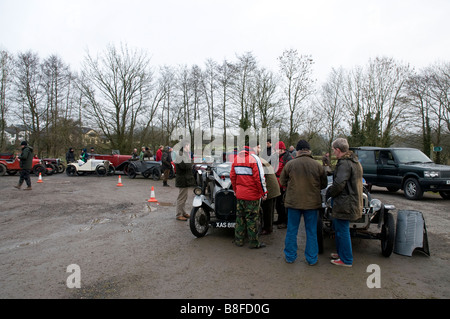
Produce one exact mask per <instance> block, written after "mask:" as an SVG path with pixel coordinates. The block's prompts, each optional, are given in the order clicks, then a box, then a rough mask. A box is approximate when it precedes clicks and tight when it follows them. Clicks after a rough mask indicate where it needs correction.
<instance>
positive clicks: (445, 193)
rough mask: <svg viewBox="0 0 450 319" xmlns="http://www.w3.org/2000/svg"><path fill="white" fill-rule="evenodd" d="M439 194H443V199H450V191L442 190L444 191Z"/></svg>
mask: <svg viewBox="0 0 450 319" xmlns="http://www.w3.org/2000/svg"><path fill="white" fill-rule="evenodd" d="M439 195H441V197H442V198H443V199H450V191H442V192H439Z"/></svg>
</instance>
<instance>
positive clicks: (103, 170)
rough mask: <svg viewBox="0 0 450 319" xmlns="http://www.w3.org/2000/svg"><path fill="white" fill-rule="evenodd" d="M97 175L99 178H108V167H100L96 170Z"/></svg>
mask: <svg viewBox="0 0 450 319" xmlns="http://www.w3.org/2000/svg"><path fill="white" fill-rule="evenodd" d="M95 173H96V174H97V176H100V177H104V176H106V174H107V173H108V171H107V170H106V167H105V166H104V165H98V166H97V167H96V168H95Z"/></svg>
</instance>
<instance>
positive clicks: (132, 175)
mask: <svg viewBox="0 0 450 319" xmlns="http://www.w3.org/2000/svg"><path fill="white" fill-rule="evenodd" d="M127 171H128V177H129V178H135V177H136V169H135V168H134V167H133V166H128V170H127Z"/></svg>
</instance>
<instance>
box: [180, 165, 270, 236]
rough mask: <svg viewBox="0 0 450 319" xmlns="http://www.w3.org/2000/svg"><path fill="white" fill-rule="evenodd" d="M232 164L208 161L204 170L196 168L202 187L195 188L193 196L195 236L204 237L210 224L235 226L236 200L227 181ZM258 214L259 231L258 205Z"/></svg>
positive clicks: (192, 223)
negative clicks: (209, 162)
mask: <svg viewBox="0 0 450 319" xmlns="http://www.w3.org/2000/svg"><path fill="white" fill-rule="evenodd" d="M231 165H232V163H231V162H225V163H212V164H208V165H207V167H206V168H205V169H204V168H203V167H197V168H198V171H197V173H198V175H197V176H200V178H201V184H200V185H201V186H197V187H195V188H194V194H195V197H194V201H193V204H192V206H193V207H192V210H191V214H190V215H191V216H190V218H189V226H190V229H191V232H192V234H194V236H196V237H203V236H205V235H206V233H207V232H208V230H209V228H210V227H213V228H234V227H235V225H236V206H237V199H236V196H235V193H234V191H233V188H232V185H231V180H230V171H231ZM259 217H260V218H259V223H258V229H259V231H261V226H262V221H261V218H262V211H261V208H260V214H259Z"/></svg>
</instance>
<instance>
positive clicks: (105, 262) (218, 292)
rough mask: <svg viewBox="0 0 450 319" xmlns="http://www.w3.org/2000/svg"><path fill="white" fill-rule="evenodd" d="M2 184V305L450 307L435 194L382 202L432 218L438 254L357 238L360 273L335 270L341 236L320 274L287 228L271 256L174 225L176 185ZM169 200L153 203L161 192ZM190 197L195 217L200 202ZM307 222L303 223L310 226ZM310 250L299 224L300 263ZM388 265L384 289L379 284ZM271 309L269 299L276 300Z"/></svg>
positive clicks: (448, 248)
mask: <svg viewBox="0 0 450 319" xmlns="http://www.w3.org/2000/svg"><path fill="white" fill-rule="evenodd" d="M17 178H18V177H17V176H2V178H0V194H1V195H0V228H1V238H2V240H1V241H0V282H1V285H0V298H3V299H5V298H39V299H41V298H63V299H64V298H75V299H86V298H87V299H97V298H109V299H116V298H154V299H171V298H174V299H180V298H181V299H197V298H200V299H210V298H219V299H222V298H231V299H266V298H267V299H303V298H327V299H329V298H332V299H334V298H337V299H346V300H347V299H359V298H364V299H386V298H387V299H391V298H395V299H396V298H400V299H410V298H411V299H413V298H414V299H416V298H419V299H447V298H450V279H449V276H448V262H449V259H450V235H449V231H448V229H450V215H449V214H448V201H447V200H444V199H442V198H441V197H440V196H439V195H437V194H434V193H430V192H426V193H424V196H423V199H422V200H421V201H410V200H407V199H406V198H405V197H404V196H403V194H402V191H401V190H400V191H398V192H396V193H391V192H388V191H386V189H385V188H380V187H377V186H373V187H372V194H373V196H375V197H376V198H379V199H380V200H381V201H382V202H383V203H389V204H392V205H394V206H395V207H396V209H397V210H395V211H393V214H394V219H395V220H396V213H397V211H398V210H402V209H414V210H418V211H421V212H423V214H424V217H425V221H426V226H427V230H428V240H429V245H430V256H426V255H424V254H422V253H420V252H415V253H414V254H413V255H412V256H411V257H407V256H402V255H397V254H395V253H393V254H392V255H391V256H390V258H385V257H384V256H383V255H382V254H381V253H380V243H379V242H378V241H372V240H365V239H358V238H354V239H353V254H354V264H353V267H352V268H340V267H335V266H333V265H331V264H330V262H329V258H328V256H329V254H330V253H331V252H333V251H334V249H335V244H334V241H333V239H332V238H324V253H323V254H321V255H319V262H318V264H317V265H316V266H314V267H311V266H308V265H307V264H306V263H305V262H303V261H302V258H298V260H297V261H296V262H295V263H293V264H287V263H286V262H285V261H284V258H283V248H284V236H285V233H286V232H285V230H280V229H275V230H274V232H273V233H272V234H271V235H267V236H264V237H263V239H262V240H263V241H264V242H265V243H266V244H267V247H266V248H264V249H261V250H251V249H247V248H246V247H236V246H235V245H234V244H233V243H232V240H233V230H232V229H215V230H214V231H213V232H208V234H207V235H206V236H204V237H202V238H197V237H196V236H194V235H193V234H192V232H191V230H190V227H189V222H181V221H177V220H176V219H175V215H176V214H175V208H176V207H175V205H176V204H175V202H176V198H177V194H178V189H177V188H176V187H175V180H169V185H170V186H171V187H163V186H162V183H161V182H159V181H153V180H152V179H144V178H140V179H128V178H127V179H123V178H122V182H123V186H122V187H117V186H116V185H117V179H118V175H114V176H105V177H103V178H97V177H95V175H87V176H84V177H82V178H72V177H68V176H67V175H66V174H57V175H53V176H44V177H43V183H39V184H37V183H36V181H37V178H36V177H32V183H33V184H34V185H33V190H32V191H31V192H26V195H25V193H24V192H23V191H19V190H17V189H15V188H13V187H12V186H13V185H14V184H15V183H16V182H17ZM152 186H153V187H154V192H155V197H156V199H157V201H158V203H149V202H148V199H149V198H150V196H151V187H152ZM193 196H194V194H193V192H192V191H189V198H188V200H187V207H186V208H187V209H190V208H191V207H190V204H191V203H192V202H193ZM302 223H303V222H302ZM304 244H305V235H304V230H303V226H302V225H301V227H300V235H299V255H300V256H302V254H303V250H304ZM70 265H78V266H79V269H80V270H81V275H80V276H81V277H80V278H81V285H80V288H69V287H68V285H67V281H68V279H70V277H69V276H70V275H71V273H70V272H68V267H69V266H70ZM373 265H377V266H379V270H380V272H379V276H380V280H381V281H380V285H381V286H380V288H369V286H368V281H370V280H371V278H372V277H371V276H373V275H374V274H375V273H374V271H373V270H371V269H373V268H371V267H373ZM267 302H268V303H269V304H270V300H269V301H267Z"/></svg>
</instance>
